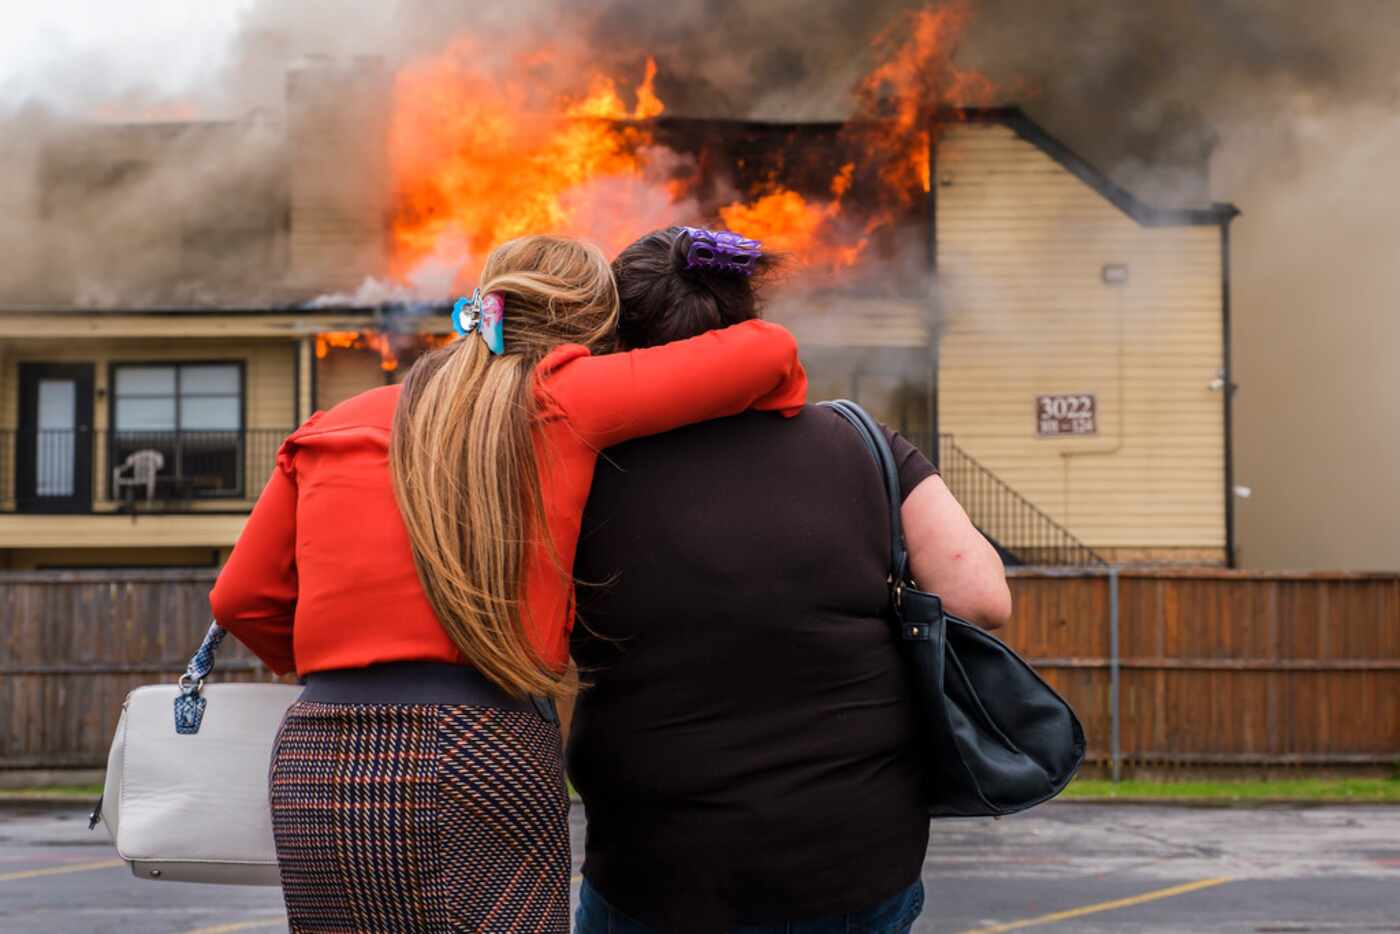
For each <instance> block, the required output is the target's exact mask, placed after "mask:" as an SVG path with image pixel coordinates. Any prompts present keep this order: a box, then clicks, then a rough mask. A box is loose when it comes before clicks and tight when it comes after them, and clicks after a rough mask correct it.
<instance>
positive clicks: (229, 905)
mask: <svg viewBox="0 0 1400 934" xmlns="http://www.w3.org/2000/svg"><path fill="white" fill-rule="evenodd" d="M582 842H583V815H582V811H581V809H578V808H575V813H574V849H575V859H576V860H577V859H578V851H579V849H580V848H581V846H582ZM924 883H925V885H926V887H927V890H928V908H927V909H926V911H925V913H924V916H923V919H922V920H921V921H920V923H919V925H918V926H917V928H916V930H917V931H920V932H929V934H964V932H968V934H971V932H976V934H1000V932H1004V931H1020V930H1032V931H1042V930H1043V931H1048V932H1054V931H1063V932H1068V931H1086V932H1140V931H1154V932H1167V931H1170V932H1198V931H1201V932H1204V931H1210V932H1217V931H1219V932H1255V934H1303V932H1371V931H1395V932H1400V807H1318V808H1298V809H1293V808H1263V809H1244V810H1224V809H1197V808H1167V807H1139V806H1124V805H1094V804H1069V803H1065V804H1050V805H1047V806H1045V807H1042V808H1039V809H1037V810H1036V811H1034V812H1033V813H1031V814H1027V815H1023V816H1020V817H1016V818H1008V819H1006V820H1002V821H957V822H940V823H939V824H937V825H935V827H934V834H933V840H932V843H931V844H930V846H929V852H928V858H927V861H926V862H925V864H924ZM575 885H577V877H576V879H575ZM286 929H287V928H286V922H285V916H284V914H283V911H282V904H281V899H280V897H279V895H278V893H277V891H276V890H274V889H258V888H238V887H227V886H195V885H181V884H176V883H168V884H166V883H157V882H145V881H141V880H137V879H134V878H133V877H132V876H131V875H130V873H129V872H128V871H127V870H126V868H125V867H124V866H123V865H122V864H121V863H120V862H119V861H118V860H117V859H116V854H115V852H114V851H113V849H112V847H111V845H110V844H109V843H108V842H107V839H106V836H105V834H104V833H103V832H102V831H101V830H100V829H99V830H98V831H94V832H92V833H89V832H88V830H87V821H86V819H85V817H84V815H83V814H82V813H81V812H80V811H79V810H76V809H74V810H61V811H54V810H40V809H26V808H21V807H4V808H0V931H3V932H6V934H9V932H26V934H28V932H46V934H51V932H81V934H87V932H103V934H118V932H120V934H135V932H139V934H167V932H169V934H232V932H236V931H258V932H277V931H285V930H286Z"/></svg>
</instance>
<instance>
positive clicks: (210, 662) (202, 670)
mask: <svg viewBox="0 0 1400 934" xmlns="http://www.w3.org/2000/svg"><path fill="white" fill-rule="evenodd" d="M227 635H228V630H227V629H225V628H224V627H222V626H220V625H219V624H218V623H210V624H209V631H208V632H206V633H205V634H204V641H203V642H201V643H200V644H199V648H198V649H197V650H195V653H194V655H193V656H191V657H190V663H189V664H188V665H187V666H185V674H184V676H183V677H181V678H180V683H181V685H184V683H185V682H186V681H187V680H188V681H189V682H191V683H192V684H198V683H199V682H201V681H203V680H204V679H205V678H207V677H208V676H209V672H211V671H213V670H214V653H215V652H217V651H218V650H219V645H220V643H222V642H223V641H224V637H225V636H227Z"/></svg>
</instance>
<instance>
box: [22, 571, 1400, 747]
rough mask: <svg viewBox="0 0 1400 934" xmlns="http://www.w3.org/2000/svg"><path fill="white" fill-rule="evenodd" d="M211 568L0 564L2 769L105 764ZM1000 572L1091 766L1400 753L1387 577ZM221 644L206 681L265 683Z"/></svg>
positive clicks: (1020, 638) (1396, 594)
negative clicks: (31, 568)
mask: <svg viewBox="0 0 1400 934" xmlns="http://www.w3.org/2000/svg"><path fill="white" fill-rule="evenodd" d="M213 580H214V574H213V572H211V571H82V572H68V571H64V572H52V571H43V572H0V768H8V769H39V768H43V769H52V768H93V767H100V766H101V765H103V764H104V761H105V757H106V753H107V746H108V744H109V742H110V740H111V735H112V729H113V728H114V726H115V724H116V718H117V714H118V712H119V710H120V708H121V702H122V699H123V698H124V697H125V696H126V693H127V692H128V691H129V690H131V689H132V688H133V687H136V686H138V685H141V684H149V683H153V682H158V681H163V680H173V679H174V678H175V677H176V676H177V675H178V674H179V672H181V671H182V670H183V669H184V667H185V663H186V662H187V661H188V659H189V655H190V653H191V652H193V651H194V649H195V647H196V646H197V645H198V643H199V640H200V638H201V637H202V635H203V632H204V629H205V627H206V626H207V624H208V619H209V602H208V593H209V588H210V587H211V586H212V584H213ZM1011 585H1012V591H1013V594H1014V597H1015V604H1016V612H1015V618H1014V619H1013V621H1012V623H1011V624H1010V625H1009V626H1008V627H1007V629H1006V631H1005V632H1003V633H1001V635H1002V636H1003V637H1004V638H1005V639H1006V640H1007V641H1008V642H1009V643H1010V644H1011V645H1012V646H1014V647H1015V648H1016V649H1017V650H1018V651H1020V652H1021V653H1022V654H1024V655H1026V656H1027V657H1028V658H1030V659H1032V660H1033V661H1034V662H1035V663H1036V665H1037V667H1038V668H1039V669H1040V670H1041V671H1042V672H1043V673H1044V675H1045V677H1046V679H1047V680H1049V681H1050V682H1051V683H1052V684H1054V685H1055V686H1056V688H1058V689H1059V690H1060V691H1061V692H1063V693H1064V695H1065V696H1066V697H1067V698H1068V699H1069V701H1070V703H1072V704H1073V705H1074V707H1075V709H1076V710H1077V711H1078V712H1079V715H1080V717H1081V719H1082V720H1083V721H1084V727H1085V730H1086V732H1087V734H1088V737H1089V755H1090V761H1091V762H1094V763H1097V764H1100V765H1103V766H1107V767H1109V768H1113V769H1114V771H1117V768H1116V767H1115V766H1127V767H1133V766H1139V765H1144V766H1151V765H1186V766H1227V765H1241V766H1271V765H1300V766H1347V765H1367V766H1378V765H1386V764H1391V763H1396V762H1400V575H1357V574H1309V575H1297V574H1259V573H1248V572H1226V571H1199V572H1192V571H1121V572H1119V571H1113V570H1104V571H1100V570H1083V571H1079V570H1074V571H1062V572H1056V571H1050V570H1044V569H1016V570H1014V571H1013V572H1012V577H1011ZM1115 611H1116V612H1115ZM224 645H225V647H224V649H223V651H221V653H220V657H219V662H218V668H217V669H216V677H219V678H223V679H226V680H240V681H247V680H254V679H263V678H269V677H270V676H269V675H268V674H267V673H266V672H265V671H263V670H262V668H261V665H260V663H259V662H257V661H256V660H255V659H253V658H252V656H251V655H249V654H248V652H247V651H246V650H245V649H243V647H242V646H240V645H237V644H236V643H235V641H234V640H229V641H227V642H226V643H225V644H224ZM1115 646H1116V651H1115Z"/></svg>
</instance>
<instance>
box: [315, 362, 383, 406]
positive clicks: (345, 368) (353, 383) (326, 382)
mask: <svg viewBox="0 0 1400 934" xmlns="http://www.w3.org/2000/svg"><path fill="white" fill-rule="evenodd" d="M380 362H381V361H380V357H379V354H378V353H377V352H375V351H373V350H347V349H345V348H332V349H330V350H328V351H327V352H326V355H325V356H324V357H321V358H319V359H318V360H317V361H316V408H318V409H320V410H322V411H325V410H326V409H332V408H334V407H335V406H337V405H339V404H340V403H342V402H344V401H345V400H346V399H349V398H350V397H351V396H354V395H358V394H359V393H362V392H364V391H365V390H367V389H374V388H376V387H379V386H383V385H384V381H385V376H384V368H383V367H382V366H380Z"/></svg>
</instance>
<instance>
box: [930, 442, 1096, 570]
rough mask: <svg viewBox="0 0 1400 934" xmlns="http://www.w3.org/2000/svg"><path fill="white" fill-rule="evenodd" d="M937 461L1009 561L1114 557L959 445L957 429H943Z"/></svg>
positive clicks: (1074, 563) (1060, 562) (1066, 563)
mask: <svg viewBox="0 0 1400 934" xmlns="http://www.w3.org/2000/svg"><path fill="white" fill-rule="evenodd" d="M937 463H938V472H939V473H940V474H941V475H942V476H943V482H944V483H946V484H947V485H948V489H949V490H951V491H952V493H953V495H954V496H955V497H957V500H958V502H959V503H960V504H961V505H962V507H963V509H964V510H966V511H967V514H968V517H969V518H971V519H972V522H973V524H974V525H976V526H977V527H978V528H979V529H981V530H982V533H983V534H984V535H986V536H987V537H988V538H990V539H991V540H992V542H993V543H994V544H996V545H997V546H998V547H999V548H1000V550H1001V551H1002V556H1003V558H1006V559H1007V562H1008V563H1014V564H1029V565H1040V566H1059V567H1101V566H1104V565H1106V564H1107V563H1108V562H1106V561H1105V560H1104V559H1103V556H1101V555H1100V554H1098V552H1096V551H1094V549H1092V548H1090V547H1089V546H1088V545H1086V544H1084V543H1083V542H1082V541H1080V540H1079V539H1078V538H1075V536H1074V534H1073V533H1071V532H1070V531H1069V530H1068V529H1066V528H1065V527H1064V526H1062V525H1060V524H1059V523H1058V522H1056V521H1055V520H1054V519H1052V518H1050V517H1049V516H1048V515H1046V514H1045V513H1044V512H1043V511H1041V510H1040V509H1039V508H1038V507H1037V506H1036V505H1035V504H1034V503H1032V502H1031V501H1030V500H1028V499H1026V498H1025V497H1024V496H1022V495H1021V494H1020V493H1018V492H1016V490H1014V489H1013V488H1012V487H1011V486H1009V485H1008V484H1007V483H1006V481H1004V480H1002V479H1001V478H1000V477H998V476H997V475H996V474H994V473H992V471H990V470H988V469H987V468H986V467H985V466H983V465H982V464H981V463H980V462H979V461H978V460H977V459H976V458H975V457H973V456H972V455H971V454H969V453H967V451H965V450H963V449H962V448H961V447H959V446H958V445H957V443H956V442H955V441H954V440H953V436H952V435H939V437H938V461H937Z"/></svg>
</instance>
